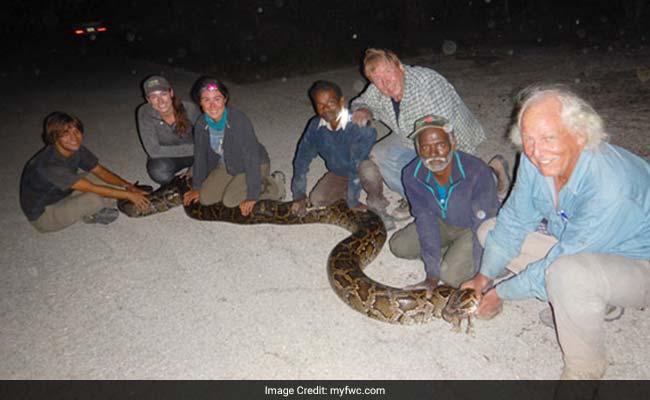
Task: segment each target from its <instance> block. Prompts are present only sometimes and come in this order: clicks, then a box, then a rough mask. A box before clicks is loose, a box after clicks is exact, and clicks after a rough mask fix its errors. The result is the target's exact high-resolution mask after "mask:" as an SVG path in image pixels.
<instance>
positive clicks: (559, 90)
mask: <svg viewBox="0 0 650 400" xmlns="http://www.w3.org/2000/svg"><path fill="white" fill-rule="evenodd" d="M520 98H521V101H520V108H519V111H518V114H517V120H516V124H515V126H514V127H513V129H512V131H511V140H512V142H513V143H514V144H516V145H519V146H523V154H522V156H521V162H520V164H519V169H518V172H517V180H516V184H515V186H514V189H513V192H512V193H511V195H510V197H509V198H508V200H507V201H506V203H505V205H504V206H503V208H502V209H501V211H500V212H499V216H498V217H497V218H496V225H495V224H494V221H488V222H486V223H485V225H484V226H485V228H484V227H483V226H482V227H481V229H480V231H479V236H480V237H481V238H485V237H486V236H487V238H485V252H484V254H483V261H482V263H481V270H480V273H479V274H478V275H477V276H476V277H475V278H474V279H473V280H471V281H469V282H468V283H464V284H463V285H462V286H463V287H471V288H474V289H475V290H476V291H477V292H478V293H482V292H483V291H485V290H486V289H489V290H488V291H487V292H486V293H485V295H484V296H483V297H482V300H481V303H480V305H479V308H478V310H477V313H478V316H479V317H483V318H491V317H492V316H494V315H496V314H498V313H499V312H500V311H501V308H502V305H503V300H518V299H526V298H532V297H536V298H539V299H541V300H543V301H548V302H550V303H551V306H552V308H553V313H554V316H555V329H556V331H557V337H558V340H559V343H560V347H561V348H562V352H563V354H564V372H563V374H562V378H564V379H599V378H601V377H602V376H603V374H604V373H605V369H606V368H607V357H606V354H605V327H604V322H603V320H604V317H605V314H606V310H607V306H608V305H613V306H620V307H640V306H645V305H648V304H650V263H648V260H649V259H650V164H648V162H647V161H645V160H643V159H641V158H640V157H638V156H636V155H634V154H632V153H630V152H628V151H627V150H625V149H622V148H620V147H617V146H614V145H611V144H608V143H606V139H607V136H608V135H607V133H606V132H605V130H604V127H603V121H602V119H601V118H600V116H599V115H598V114H597V113H596V112H595V111H594V109H593V108H592V107H591V106H590V105H589V104H587V103H586V102H585V101H584V100H583V99H581V98H579V97H578V96H576V95H575V94H573V93H571V92H570V91H568V90H567V89H565V88H563V87H559V86H548V87H545V86H538V87H533V88H530V89H528V90H526V91H524V92H523V93H522V95H521V97H520ZM542 219H545V220H546V222H547V224H546V225H547V228H546V230H547V232H548V233H549V234H548V235H545V234H543V233H541V232H538V231H536V228H537V227H538V226H539V224H540V220H542ZM492 227H493V228H494V229H492V230H490V229H491V228H492ZM488 231H489V233H487V232H488ZM506 268H507V269H509V270H511V271H512V272H515V273H516V275H515V276H513V277H512V278H510V279H507V280H505V281H501V282H500V283H498V284H497V285H496V287H495V288H491V289H490V287H491V286H492V285H493V281H494V279H495V278H496V277H498V276H499V275H501V274H502V273H503V272H504V271H505V269H506Z"/></svg>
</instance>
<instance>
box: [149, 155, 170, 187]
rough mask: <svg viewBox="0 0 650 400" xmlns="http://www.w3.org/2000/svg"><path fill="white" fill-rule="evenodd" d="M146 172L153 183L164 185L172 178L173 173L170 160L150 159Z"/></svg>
mask: <svg viewBox="0 0 650 400" xmlns="http://www.w3.org/2000/svg"><path fill="white" fill-rule="evenodd" d="M147 172H148V173H149V176H150V177H151V179H152V180H153V181H154V182H156V183H158V184H160V185H164V184H165V183H167V182H169V181H171V180H172V179H173V178H174V172H175V171H174V165H173V163H172V162H171V160H168V159H165V158H151V159H149V160H148V161H147Z"/></svg>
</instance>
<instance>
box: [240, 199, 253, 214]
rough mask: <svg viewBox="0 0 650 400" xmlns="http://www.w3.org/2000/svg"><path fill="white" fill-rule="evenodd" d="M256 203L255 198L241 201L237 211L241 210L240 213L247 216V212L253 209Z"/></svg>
mask: <svg viewBox="0 0 650 400" xmlns="http://www.w3.org/2000/svg"><path fill="white" fill-rule="evenodd" d="M255 203H257V201H255V200H244V201H242V202H241V203H239V211H240V212H241V215H243V216H244V217H246V216H248V214H250V213H251V211H253V206H254V205H255Z"/></svg>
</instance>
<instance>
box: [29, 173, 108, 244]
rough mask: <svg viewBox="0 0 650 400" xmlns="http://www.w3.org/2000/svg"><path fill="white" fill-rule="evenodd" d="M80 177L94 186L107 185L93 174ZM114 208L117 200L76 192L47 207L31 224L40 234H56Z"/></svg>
mask: <svg viewBox="0 0 650 400" xmlns="http://www.w3.org/2000/svg"><path fill="white" fill-rule="evenodd" d="M79 175H81V176H82V177H83V178H86V179H88V180H89V181H91V182H92V183H94V184H97V185H106V183H105V182H104V181H102V180H101V179H99V178H97V177H96V176H95V175H93V174H90V173H81V174H79ZM114 207H115V199H110V198H107V197H102V196H100V195H98V194H96V193H90V192H79V191H77V190H75V191H73V192H72V194H70V196H68V197H66V198H64V199H62V200H59V201H58V202H56V203H54V204H50V205H49V206H47V207H45V211H44V212H43V214H41V216H40V217H38V219H37V220H35V221H30V223H31V224H32V226H33V227H34V228H36V230H37V231H39V232H42V233H45V232H55V231H59V230H61V229H63V228H67V227H68V226H70V225H72V224H74V223H76V222H79V221H81V219H82V218H83V217H85V216H87V215H93V214H94V213H96V212H97V211H99V210H101V209H102V208H114Z"/></svg>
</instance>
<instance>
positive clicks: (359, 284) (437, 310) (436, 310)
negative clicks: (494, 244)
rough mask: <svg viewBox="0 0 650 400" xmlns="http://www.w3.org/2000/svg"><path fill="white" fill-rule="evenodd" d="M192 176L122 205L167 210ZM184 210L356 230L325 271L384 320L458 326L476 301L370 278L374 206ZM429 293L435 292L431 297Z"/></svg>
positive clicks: (219, 217) (469, 294) (212, 217)
mask: <svg viewBox="0 0 650 400" xmlns="http://www.w3.org/2000/svg"><path fill="white" fill-rule="evenodd" d="M189 188H190V184H189V180H188V179H184V178H180V177H177V178H175V179H174V180H172V181H171V182H170V183H168V184H166V185H163V186H161V187H160V188H159V189H157V190H156V191H154V192H152V193H151V194H150V195H149V200H150V201H151V206H150V207H149V209H148V210H145V211H139V210H137V209H136V207H135V206H134V205H133V203H131V202H129V201H127V200H121V201H119V202H118V207H119V209H120V210H121V211H122V212H123V213H125V214H126V215H128V216H130V217H143V216H148V215H152V214H156V213H159V212H163V211H167V210H169V209H171V208H173V207H176V206H179V205H181V204H182V198H183V193H185V192H186V191H187V190H189ZM184 209H185V213H186V214H187V215H188V216H189V217H190V218H193V219H197V220H201V221H223V222H231V223H235V224H280V225H295V224H311V223H324V224H332V225H336V226H339V227H341V228H345V229H347V230H348V231H349V232H351V233H352V234H351V235H350V236H348V237H346V238H345V239H343V240H342V241H341V242H339V243H338V244H337V245H336V247H334V249H333V250H332V251H331V253H330V255H329V258H328V261H327V270H328V277H329V281H330V284H331V286H332V288H333V289H334V291H335V292H336V294H337V295H338V296H339V297H340V298H341V299H342V300H343V301H344V302H345V303H346V304H348V305H349V306H350V307H352V308H353V309H355V310H357V311H359V312H361V313H362V314H365V315H367V316H368V317H370V318H374V319H377V320H380V321H384V322H388V323H392V324H405V325H408V324H422V323H427V322H430V321H431V320H432V319H433V318H443V319H444V320H445V321H447V322H450V323H451V324H452V325H453V327H454V330H456V331H459V330H460V325H461V322H462V321H463V320H467V332H468V333H469V332H470V329H471V317H472V315H473V313H474V312H475V311H476V308H477V305H478V301H477V297H476V295H475V293H474V291H473V290H472V289H461V290H458V289H454V288H452V287H450V286H444V285H440V286H438V287H436V288H435V289H433V291H432V292H431V293H427V291H426V289H412V290H406V289H400V288H395V287H390V286H387V285H384V284H382V283H379V282H377V281H374V280H373V279H371V278H369V277H368V276H367V275H366V274H365V273H364V272H363V269H364V267H366V266H367V265H368V264H370V262H371V261H372V260H373V259H374V258H375V257H376V256H377V255H378V254H379V252H380V251H381V248H382V246H383V245H384V242H385V241H386V236H387V235H386V229H385V228H384V224H383V222H382V220H381V218H380V217H379V216H377V215H376V214H375V213H373V212H372V211H368V212H354V211H351V210H350V209H349V208H348V206H347V204H346V202H345V201H344V200H340V201H338V202H336V203H334V204H332V205H330V206H328V207H324V208H319V209H311V210H309V211H308V212H307V213H306V214H305V215H301V216H299V215H297V214H295V213H293V212H291V202H280V201H272V200H260V201H258V202H257V203H256V204H255V207H254V209H253V212H252V213H251V214H250V215H248V216H246V217H244V216H242V215H241V213H240V212H239V207H234V208H228V207H225V206H224V205H223V204H221V203H217V204H213V205H209V206H204V205H201V204H200V203H199V202H196V203H194V204H192V205H189V206H185V207H184ZM429 294H431V296H429Z"/></svg>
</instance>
